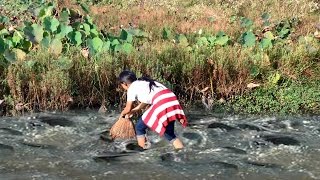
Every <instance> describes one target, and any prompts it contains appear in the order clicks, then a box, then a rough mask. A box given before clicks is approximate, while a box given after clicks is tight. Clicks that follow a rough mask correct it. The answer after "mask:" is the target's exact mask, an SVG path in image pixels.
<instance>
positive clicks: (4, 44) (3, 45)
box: [0, 38, 7, 54]
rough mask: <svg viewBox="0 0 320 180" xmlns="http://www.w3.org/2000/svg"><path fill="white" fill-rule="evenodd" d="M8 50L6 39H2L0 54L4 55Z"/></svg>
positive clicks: (0, 41)
mask: <svg viewBox="0 0 320 180" xmlns="http://www.w3.org/2000/svg"><path fill="white" fill-rule="evenodd" d="M6 49H7V47H6V43H5V41H4V39H2V38H0V54H3V53H4V51H5V50H6Z"/></svg>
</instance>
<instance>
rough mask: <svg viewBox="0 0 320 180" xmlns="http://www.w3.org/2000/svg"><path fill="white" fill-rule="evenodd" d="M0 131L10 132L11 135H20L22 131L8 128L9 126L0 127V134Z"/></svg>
mask: <svg viewBox="0 0 320 180" xmlns="http://www.w3.org/2000/svg"><path fill="white" fill-rule="evenodd" d="M1 131H2V132H5V133H7V134H11V135H16V136H22V135H23V133H22V132H20V131H18V130H14V129H10V128H0V134H1Z"/></svg>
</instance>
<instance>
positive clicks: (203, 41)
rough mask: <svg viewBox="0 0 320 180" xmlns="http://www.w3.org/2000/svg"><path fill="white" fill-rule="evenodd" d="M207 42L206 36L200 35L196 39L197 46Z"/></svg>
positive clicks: (204, 44)
mask: <svg viewBox="0 0 320 180" xmlns="http://www.w3.org/2000/svg"><path fill="white" fill-rule="evenodd" d="M208 44H209V42H208V40H207V38H206V37H200V38H198V39H197V45H198V46H200V47H201V46H207V45H208Z"/></svg>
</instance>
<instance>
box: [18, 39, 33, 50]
mask: <svg viewBox="0 0 320 180" xmlns="http://www.w3.org/2000/svg"><path fill="white" fill-rule="evenodd" d="M20 48H21V49H22V50H24V51H26V52H29V51H30V50H31V48H32V42H31V41H28V40H26V39H23V40H22V41H21V44H20Z"/></svg>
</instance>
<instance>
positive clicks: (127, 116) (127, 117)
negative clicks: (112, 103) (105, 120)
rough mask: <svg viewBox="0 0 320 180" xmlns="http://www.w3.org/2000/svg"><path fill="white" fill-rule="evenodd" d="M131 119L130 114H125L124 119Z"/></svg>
mask: <svg viewBox="0 0 320 180" xmlns="http://www.w3.org/2000/svg"><path fill="white" fill-rule="evenodd" d="M131 117H132V114H130V113H129V114H126V115H125V116H124V118H125V119H129V118H131Z"/></svg>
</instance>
